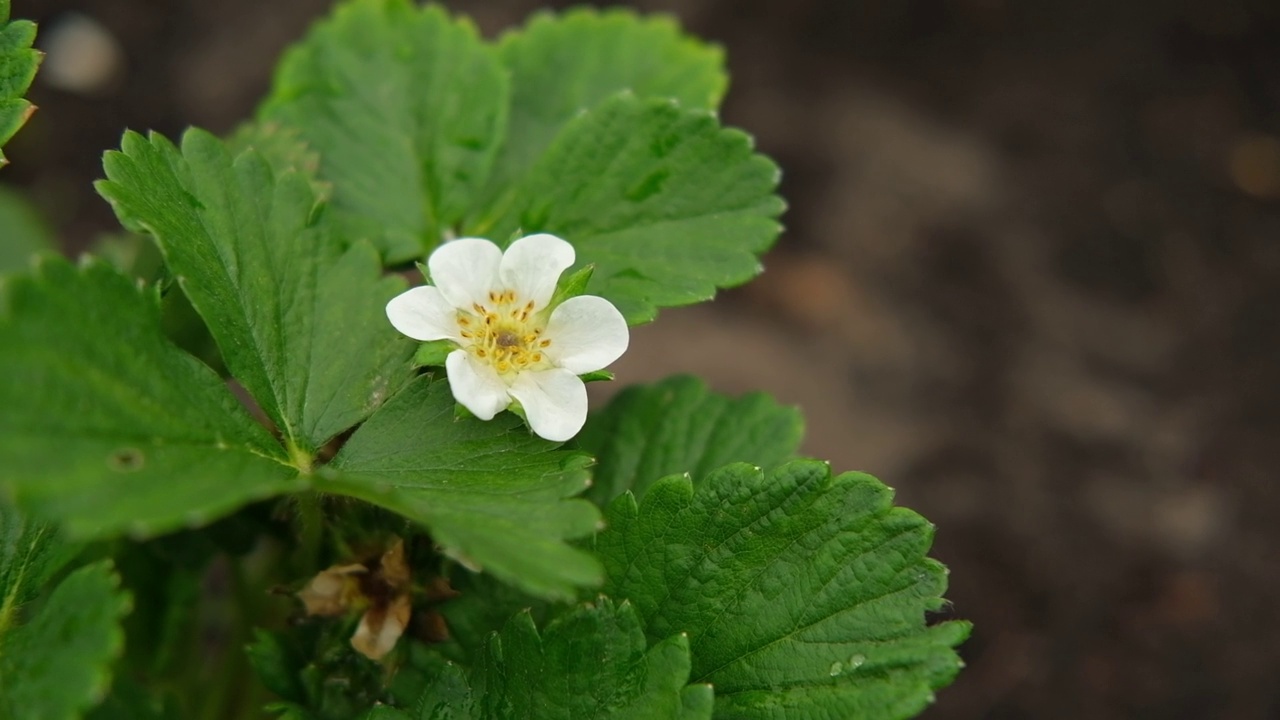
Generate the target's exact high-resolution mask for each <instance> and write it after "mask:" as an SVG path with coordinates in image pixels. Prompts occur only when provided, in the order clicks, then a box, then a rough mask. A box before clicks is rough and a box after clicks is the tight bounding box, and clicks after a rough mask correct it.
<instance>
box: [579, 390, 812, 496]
mask: <svg viewBox="0 0 1280 720" xmlns="http://www.w3.org/2000/svg"><path fill="white" fill-rule="evenodd" d="M803 435H804V420H803V418H801V416H800V412H799V411H798V410H797V409H795V408H792V407H785V406H782V405H779V404H778V403H777V402H775V401H774V400H773V398H770V397H769V396H768V395H765V394H764V393H750V394H747V395H743V396H742V397H739V398H730V397H727V396H725V395H721V394H719V393H716V392H712V391H711V390H710V388H708V387H707V386H706V384H705V383H703V382H702V381H701V380H698V379H697V378H694V377H689V376H677V377H672V378H668V379H666V380H663V381H662V382H658V383H654V384H652V385H635V386H632V387H629V388H627V389H625V390H623V391H622V392H621V393H618V395H617V397H615V398H614V399H613V401H612V402H610V403H609V405H608V406H606V407H605V408H604V409H603V410H600V411H598V412H596V413H594V414H593V415H592V416H591V417H590V418H588V419H587V425H586V427H584V428H583V429H582V432H581V433H580V434H579V435H578V444H579V445H581V446H582V448H583V449H584V450H586V451H587V452H589V453H591V454H592V455H594V456H595V458H596V468H595V472H594V474H593V478H592V479H593V482H592V484H591V489H590V490H589V491H588V493H587V494H588V497H590V498H591V499H592V500H595V501H596V502H597V503H599V504H600V505H602V506H603V505H606V504H608V502H609V501H610V500H613V499H614V498H615V497H617V496H618V495H621V494H622V493H623V492H626V491H628V490H630V491H631V492H632V493H633V494H634V495H635V496H636V497H641V498H642V497H644V493H645V490H647V489H648V488H649V486H650V485H652V484H653V483H654V482H656V481H658V480H660V479H661V478H664V477H666V476H668V475H678V474H680V473H689V475H690V477H692V478H693V481H694V483H695V484H697V483H698V482H700V481H701V480H702V479H703V478H704V477H706V476H707V474H708V473H710V472H711V471H712V470H715V469H717V468H720V467H721V466H723V465H727V464H729V463H731V462H748V463H751V464H753V465H759V466H761V467H763V468H765V469H770V468H773V467H775V466H777V465H780V464H782V463H783V462H785V461H787V460H791V459H792V458H794V457H795V454H796V451H797V450H798V449H799V447H800V440H801V438H802V437H803Z"/></svg>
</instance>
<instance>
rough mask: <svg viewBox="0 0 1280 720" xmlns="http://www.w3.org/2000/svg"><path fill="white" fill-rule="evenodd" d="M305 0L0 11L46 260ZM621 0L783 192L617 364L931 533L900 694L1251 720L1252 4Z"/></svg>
mask: <svg viewBox="0 0 1280 720" xmlns="http://www.w3.org/2000/svg"><path fill="white" fill-rule="evenodd" d="M328 4H329V0H288V1H286V0H273V1H270V2H267V1H262V0H220V1H219V2H198V1H197V0H170V1H169V2H157V1H155V0H150V1H144V0H81V1H78V2H73V1H70V0H62V1H59V0H16V2H15V7H14V14H15V16H17V17H28V18H33V19H36V20H38V21H40V22H41V23H42V39H41V41H40V44H41V46H42V47H43V48H44V49H45V50H46V51H49V52H50V57H49V58H48V59H47V61H46V68H45V73H44V75H42V76H41V78H38V79H37V84H36V87H35V89H34V91H33V92H32V97H33V99H34V101H35V102H36V103H37V104H38V105H39V106H40V107H41V110H40V112H39V113H38V114H37V115H36V116H35V118H34V120H33V122H32V123H31V124H30V125H29V126H28V127H27V128H26V129H25V130H23V131H22V132H21V133H20V134H19V135H18V136H17V138H16V139H15V140H14V141H13V143H11V145H10V146H9V148H7V152H8V153H9V154H10V156H11V159H12V160H13V165H12V166H11V167H9V168H6V169H5V170H4V171H3V173H0V183H3V184H4V185H6V186H9V187H14V186H16V187H18V188H19V189H20V190H21V191H22V192H24V193H25V194H27V195H28V197H30V198H31V199H33V200H34V201H35V202H36V203H37V204H38V205H39V206H40V207H41V208H42V209H43V210H45V211H46V214H47V215H48V217H49V218H50V220H51V222H52V223H53V224H54V225H55V227H56V228H57V230H58V233H59V236H60V238H61V239H62V242H63V243H64V247H65V248H66V249H67V250H68V251H71V252H76V251H79V250H80V249H83V248H84V247H85V246H86V245H87V244H88V243H89V242H90V241H91V240H92V239H93V238H94V237H95V236H96V235H97V234H98V233H100V232H102V231H103V230H106V229H109V228H112V227H113V226H114V219H113V217H112V215H111V212H110V210H109V209H108V207H107V206H106V204H105V203H104V202H102V201H101V200H99V199H98V198H97V196H96V195H94V194H93V192H92V190H91V187H90V182H91V181H92V180H93V179H95V178H98V177H100V176H101V169H100V167H101V166H100V155H101V153H102V151H103V150H105V149H108V148H113V147H116V146H117V144H118V142H119V137H120V134H121V131H122V130H123V129H124V128H125V127H131V128H135V129H149V128H150V129H156V130H159V131H162V132H164V133H166V134H168V135H170V136H171V137H172V136H174V135H176V134H177V133H179V132H180V131H181V130H182V129H183V128H184V127H185V126H187V125H189V124H194V125H200V126H203V127H206V128H209V129H211V130H214V131H219V132H225V131H228V130H230V129H231V128H233V127H234V126H235V124H236V123H237V122H238V121H239V120H241V119H243V118H245V117H247V116H248V114H249V113H250V111H251V109H252V108H253V106H254V104H255V102H256V101H257V99H258V98H260V97H261V96H262V95H263V94H264V92H265V90H266V88H267V85H268V80H269V74H270V71H271V68H272V65H273V62H274V60H275V58H276V57H277V55H278V54H279V52H280V51H281V49H282V47H284V46H285V45H286V44H287V43H288V42H290V41H291V40H293V39H295V38H297V37H299V36H300V35H301V34H302V33H303V32H304V30H305V28H306V27H307V25H308V23H309V22H310V21H311V20H312V19H313V18H315V17H317V16H319V15H321V14H323V13H324V12H325V11H326V8H327V6H328ZM449 5H450V7H451V8H452V9H454V10H455V11H458V12H463V13H467V14H470V15H472V16H473V17H474V18H475V19H476V21H477V22H478V23H479V25H480V26H481V27H482V28H483V29H484V30H485V32H486V33H487V34H489V35H493V34H496V33H498V32H500V31H501V30H502V29H503V28H506V27H510V26H512V25H516V24H519V23H520V22H522V21H523V18H524V17H525V16H527V15H528V14H529V13H530V12H532V11H534V10H535V9H537V8H538V7H539V3H537V2H534V1H533V0H502V1H496V2H495V1H490V2H478V1H475V2H462V1H461V0H458V1H456V2H451V3H449ZM634 6H636V7H639V8H641V9H643V10H646V11H650V10H661V11H666V12H671V13H674V14H676V15H677V16H679V17H680V18H681V19H682V21H683V23H684V24H685V26H686V27H687V28H688V29H689V30H690V31H692V32H693V33H695V34H698V35H700V36H702V37H704V38H707V39H710V40H712V41H715V42H717V43H720V44H722V45H723V46H724V47H725V48H726V49H727V51H728V57H729V65H730V68H731V71H732V74H733V87H732V89H731V92H730V95H729V98H728V101H727V104H726V105H725V108H724V111H723V115H724V117H725V119H726V121H727V122H728V123H730V124H733V125H736V126H739V127H742V128H745V129H747V130H748V131H750V132H752V133H754V134H755V135H756V137H757V138H758V142H759V146H760V148H761V149H762V150H763V151H764V152H766V153H767V154H769V155H771V156H773V157H774V158H775V159H776V160H778V162H779V163H780V164H781V165H782V167H783V169H784V179H783V187H782V191H783V193H784V195H785V196H786V198H787V199H788V201H789V202H790V204H791V210H790V211H789V212H788V214H787V216H786V218H785V221H786V224H787V226H788V231H787V233H786V234H785V235H784V236H783V238H782V240H781V242H780V243H779V245H778V247H777V249H776V250H775V251H774V252H772V253H771V254H770V255H769V256H768V257H767V258H766V261H765V264H766V266H767V269H768V271H767V272H766V273H765V274H764V275H763V276H762V277H761V278H760V279H759V280H757V281H756V282H755V283H753V284H751V285H749V286H747V287H744V288H741V289H738V290H734V291H731V292H728V293H725V294H724V295H722V297H721V298H720V299H719V300H717V301H716V302H715V303H713V304H709V305H704V306H700V307H696V308H689V309H683V310H674V311H667V312H664V313H663V314H662V316H661V318H660V319H659V321H658V322H657V323H656V324H654V325H652V326H649V327H646V328H642V329H639V330H637V331H636V333H635V337H634V339H633V344H632V346H633V350H632V351H631V352H630V354H629V355H627V356H626V357H625V358H624V359H623V361H621V362H620V363H619V364H618V365H617V366H616V367H615V369H616V370H617V372H618V375H619V379H620V380H622V381H624V382H635V381H643V380H649V379H656V378H659V377H662V376H665V375H668V374H671V373H677V372H691V373H696V374H699V375H702V376H704V377H706V378H708V379H709V380H710V381H711V382H712V384H713V385H714V386H716V387H717V388H719V389H721V390H724V391H729V392H734V393H737V392H745V391H748V390H756V389H759V390H764V391H767V392H769V393H771V394H773V395H775V396H776V397H778V398H780V399H781V400H782V401H784V402H788V403H794V404H797V405H799V406H801V407H802V408H803V410H804V412H805V414H806V416H807V417H808V423H809V439H808V444H807V448H806V450H807V452H810V453H812V454H813V455H816V456H818V457H822V458H829V459H830V460H832V462H833V464H834V466H835V467H836V469H838V470H846V469H860V470H866V471H869V472H872V473H874V474H876V475H878V476H879V477H881V478H882V479H884V480H885V481H886V482H888V483H889V484H890V485H892V486H894V487H896V488H897V489H898V494H899V495H898V497H899V501H900V502H902V503H903V504H906V505H908V506H910V507H913V508H916V509H918V510H919V511H921V512H922V513H924V514H925V515H926V516H927V517H929V518H930V519H931V520H932V521H934V522H935V523H936V524H937V525H938V528H939V529H938V536H937V542H936V546H935V550H934V554H935V555H936V556H937V557H938V558H940V559H941V560H943V561H944V562H945V563H947V564H948V565H949V566H950V567H951V570H952V574H951V578H952V587H951V590H950V592H949V597H950V598H951V600H952V601H953V603H954V607H953V610H952V612H953V614H954V615H956V616H959V617H964V618H969V619H971V620H973V621H974V622H975V623H976V630H975V632H974V635H973V638H972V640H970V641H969V643H968V644H966V645H965V646H964V648H963V655H964V657H965V659H966V661H967V663H968V666H969V667H968V668H967V669H966V670H965V671H964V672H963V673H962V674H961V675H960V678H959V680H958V681H957V683H956V684H955V685H954V686H953V687H951V688H950V689H948V690H946V691H944V692H942V693H941V694H940V696H939V699H938V703H937V704H936V705H935V706H934V707H933V708H932V709H930V710H929V711H928V712H927V713H926V717H929V718H935V719H943V718H949V719H970V718H1089V719H1091V720H1107V719H1110V718H1242V719H1244V718H1248V719H1252V718H1280V479H1278V478H1277V477H1276V471H1277V470H1278V469H1280V334H1278V333H1277V329H1278V324H1277V320H1278V319H1280V3H1277V2H1263V1H1262V0H1258V2H1248V1H1247V0H1201V1H1194V0H1192V1H1187V2H1177V1H1170V0H1128V1H1126V2H1112V1H1110V0H1080V1H1076V2H1072V1H1070V0H1059V1H1054V2H1049V1H1045V0H1024V1H1023V2H1014V1H1013V0H789V1H788V2H777V1H776V0H772V1H769V0H669V1H667V2H658V1H657V0H655V1H653V2H639V3H634ZM103 32H105V35H104V34H102V33H103ZM95 38H96V39H95ZM58 43H61V44H58Z"/></svg>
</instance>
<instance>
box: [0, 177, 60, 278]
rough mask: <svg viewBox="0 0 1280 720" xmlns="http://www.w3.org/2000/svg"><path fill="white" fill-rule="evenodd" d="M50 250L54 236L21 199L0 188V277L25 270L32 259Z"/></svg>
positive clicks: (31, 208)
mask: <svg viewBox="0 0 1280 720" xmlns="http://www.w3.org/2000/svg"><path fill="white" fill-rule="evenodd" d="M49 250H53V234H52V233H51V232H49V228H48V227H46V226H45V224H44V221H43V220H41V218H40V216H39V215H38V214H37V213H36V211H35V208H33V207H31V205H29V204H27V202H26V201H24V200H23V199H22V196H20V195H18V194H17V193H15V192H11V191H9V190H6V189H5V188H2V187H0V273H7V272H15V271H18V270H25V269H27V268H28V267H30V265H31V256H32V255H34V254H36V253H39V252H45V251H49Z"/></svg>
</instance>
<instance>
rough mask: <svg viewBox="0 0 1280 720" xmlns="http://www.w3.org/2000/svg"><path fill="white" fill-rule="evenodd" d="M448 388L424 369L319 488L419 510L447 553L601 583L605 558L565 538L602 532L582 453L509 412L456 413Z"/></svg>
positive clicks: (521, 573) (496, 566)
mask: <svg viewBox="0 0 1280 720" xmlns="http://www.w3.org/2000/svg"><path fill="white" fill-rule="evenodd" d="M454 405H455V403H454V400H453V395H452V394H451V393H450V391H449V386H448V385H447V384H446V383H445V382H443V381H433V380H432V379H431V378H430V377H429V376H423V377H421V378H419V379H417V380H416V381H414V382H413V383H411V384H410V385H409V386H407V387H406V388H405V389H404V390H402V391H401V392H400V393H399V394H398V395H397V396H396V397H395V398H393V399H392V400H391V401H390V402H388V403H387V404H386V405H385V406H383V408H382V409H381V410H379V411H378V412H377V413H376V414H374V416H373V417H371V418H369V420H368V421H367V422H365V424H364V425H362V426H361V427H360V429H358V430H357V431H356V432H355V434H354V435H352V436H351V439H350V440H349V441H348V442H347V444H346V445H345V446H344V447H343V448H342V451H341V452H339V453H338V456H337V457H335V458H334V460H333V463H332V464H331V465H329V466H327V467H326V468H322V470H321V473H320V474H319V476H318V477H317V478H316V487H317V488H318V489H320V490H323V491H327V492H334V493H339V494H343V495H350V496H352V497H355V498H359V499H361V500H365V501H367V502H371V503H374V504H375V505H381V506H382V507H385V508H388V509H390V510H393V511H395V512H398V513H400V514H401V515H405V516H407V517H410V518H412V519H414V520H417V521H418V522H421V523H422V524H424V525H426V526H427V528H429V529H430V531H431V534H432V537H433V538H434V539H435V541H436V542H437V543H439V544H440V545H442V546H443V548H444V551H445V552H446V553H448V554H450V555H452V556H454V557H456V558H458V559H460V560H461V561H463V563H464V564H466V565H468V566H469V567H472V568H480V569H483V570H484V571H486V572H491V573H493V574H494V575H495V576H497V577H499V578H501V579H503V580H505V581H507V582H511V583H514V584H515V585H517V586H519V587H521V588H522V589H524V590H527V591H528V592H531V593H533V594H536V595H539V596H544V597H561V598H568V597H572V596H573V595H574V593H575V590H576V588H578V587H580V586H583V585H595V584H598V583H599V582H600V579H601V573H600V565H599V563H598V562H597V561H596V560H595V558H593V557H591V556H590V555H589V554H588V553H585V552H583V551H581V550H578V549H576V548H572V547H570V546H569V545H567V544H566V543H565V542H564V541H565V540H566V539H569V538H576V537H583V536H585V535H589V534H590V533H591V532H593V531H594V530H596V529H597V527H598V523H599V520H600V517H599V513H598V511H597V510H596V508H595V506H594V505H592V504H591V503H589V502H587V501H585V500H579V499H569V498H571V497H572V496H573V495H577V494H578V493H580V492H582V490H583V489H584V488H586V485H587V471H586V469H585V465H586V463H587V461H588V458H587V457H586V456H585V455H582V454H580V453H573V452H568V451H564V450H559V449H558V445H557V444H555V443H551V442H547V441H545V440H542V439H540V438H537V437H534V436H533V435H532V434H530V433H529V431H528V430H527V429H525V427H524V425H523V424H522V423H521V422H520V420H519V419H518V418H516V417H515V416H514V415H512V414H510V413H504V414H502V415H500V416H498V417H497V418H495V419H493V420H490V421H488V422H484V421H481V420H477V419H476V418H474V417H465V418H458V419H455V418H454Z"/></svg>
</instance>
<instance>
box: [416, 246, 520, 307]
mask: <svg viewBox="0 0 1280 720" xmlns="http://www.w3.org/2000/svg"><path fill="white" fill-rule="evenodd" d="M501 262H502V251H501V250H499V249H498V246H497V245H494V244H493V243H492V242H489V241H488V240H485V239H484V238H458V239H457V240H450V241H449V242H447V243H445V244H443V245H441V246H440V247H438V248H436V250H435V252H433V253H431V257H429V258H427V269H429V270H430V271H431V283H432V284H433V285H435V286H436V287H437V288H440V293H441V294H442V295H444V299H445V300H448V301H449V304H450V305H453V306H454V307H456V308H464V309H466V310H470V309H471V306H472V305H474V304H475V303H480V304H482V305H483V304H486V303H488V302H489V293H490V292H491V291H493V290H494V289H496V287H497V282H498V264H499V263H501Z"/></svg>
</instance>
